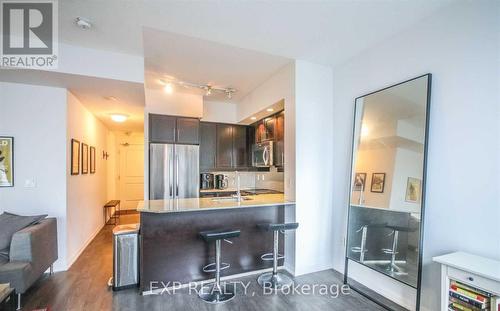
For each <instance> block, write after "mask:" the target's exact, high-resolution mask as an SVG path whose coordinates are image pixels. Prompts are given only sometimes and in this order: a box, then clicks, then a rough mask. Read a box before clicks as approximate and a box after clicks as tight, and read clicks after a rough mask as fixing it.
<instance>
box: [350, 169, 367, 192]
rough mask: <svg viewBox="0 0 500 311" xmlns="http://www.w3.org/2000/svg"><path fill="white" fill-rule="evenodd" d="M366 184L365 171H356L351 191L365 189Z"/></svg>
mask: <svg viewBox="0 0 500 311" xmlns="http://www.w3.org/2000/svg"><path fill="white" fill-rule="evenodd" d="M365 184H366V173H356V175H355V176H354V185H352V190H353V191H365Z"/></svg>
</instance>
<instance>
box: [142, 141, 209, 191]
mask: <svg viewBox="0 0 500 311" xmlns="http://www.w3.org/2000/svg"><path fill="white" fill-rule="evenodd" d="M199 152H200V147H199V146H195V145H175V144H150V145H149V199H150V200H162V199H176V198H197V197H198V196H199V185H200V170H199V167H200V159H199Z"/></svg>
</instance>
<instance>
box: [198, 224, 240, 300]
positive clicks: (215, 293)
mask: <svg viewBox="0 0 500 311" xmlns="http://www.w3.org/2000/svg"><path fill="white" fill-rule="evenodd" d="M240 233H241V231H240V230H236V229H219V230H210V231H202V232H199V236H200V237H201V238H202V239H203V240H205V242H207V243H210V242H214V241H215V262H214V263H211V264H208V265H206V266H205V267H203V271H204V272H215V282H214V283H212V284H207V285H205V286H203V287H202V288H201V289H200V291H199V293H198V296H199V297H200V298H201V299H203V301H205V302H208V303H223V302H226V301H229V300H231V299H233V298H234V288H231V287H230V286H226V285H221V283H220V272H221V271H222V270H225V269H228V268H229V267H230V265H229V264H228V263H223V262H222V261H221V257H222V256H221V241H223V240H224V241H226V242H228V243H230V244H232V243H233V242H231V241H229V239H231V238H236V237H239V236H240Z"/></svg>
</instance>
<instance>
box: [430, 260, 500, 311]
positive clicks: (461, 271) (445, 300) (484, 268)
mask: <svg viewBox="0 0 500 311" xmlns="http://www.w3.org/2000/svg"><path fill="white" fill-rule="evenodd" d="M432 260H433V261H435V262H438V263H440V264H441V310H442V311H446V310H448V305H449V288H450V282H451V281H453V280H454V281H458V282H460V283H463V284H465V285H467V286H470V287H473V288H477V289H479V290H482V291H485V292H488V293H491V294H492V295H493V296H500V261H496V260H492V259H488V258H484V257H480V256H476V255H472V254H468V253H464V252H456V253H451V254H447V255H443V256H438V257H434V258H433V259H432ZM493 301H494V300H492V303H491V308H490V309H491V310H494V311H498V310H500V309H499V307H498V305H495V306H494V305H493Z"/></svg>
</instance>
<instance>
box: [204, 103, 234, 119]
mask: <svg viewBox="0 0 500 311" xmlns="http://www.w3.org/2000/svg"><path fill="white" fill-rule="evenodd" d="M237 107H238V105H237V104H235V103H225V102H216V101H206V100H204V101H203V117H202V118H201V121H206V122H219V123H238V122H237V118H236V112H237Z"/></svg>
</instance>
